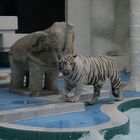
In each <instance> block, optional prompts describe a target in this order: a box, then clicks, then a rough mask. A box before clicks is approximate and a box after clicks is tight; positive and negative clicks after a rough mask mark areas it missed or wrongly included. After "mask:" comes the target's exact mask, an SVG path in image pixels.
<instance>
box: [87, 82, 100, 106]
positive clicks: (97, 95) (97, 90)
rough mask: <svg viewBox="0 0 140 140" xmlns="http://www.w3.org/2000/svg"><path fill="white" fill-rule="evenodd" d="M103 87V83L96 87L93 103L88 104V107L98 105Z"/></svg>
mask: <svg viewBox="0 0 140 140" xmlns="http://www.w3.org/2000/svg"><path fill="white" fill-rule="evenodd" d="M102 87H103V82H100V83H99V84H97V85H96V86H94V93H93V96H92V99H91V101H89V102H87V104H88V105H93V104H95V103H96V101H97V100H98V98H99V96H100V92H101V88H102Z"/></svg>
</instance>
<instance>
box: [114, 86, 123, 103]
mask: <svg viewBox="0 0 140 140" xmlns="http://www.w3.org/2000/svg"><path fill="white" fill-rule="evenodd" d="M112 95H113V96H114V97H116V98H117V99H116V101H122V100H123V93H122V88H121V86H120V87H119V88H115V87H113V86H112Z"/></svg>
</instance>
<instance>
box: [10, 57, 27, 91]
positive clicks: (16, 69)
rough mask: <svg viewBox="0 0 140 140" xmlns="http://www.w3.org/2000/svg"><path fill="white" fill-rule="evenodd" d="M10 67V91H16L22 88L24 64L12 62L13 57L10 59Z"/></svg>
mask: <svg viewBox="0 0 140 140" xmlns="http://www.w3.org/2000/svg"><path fill="white" fill-rule="evenodd" d="M10 65H11V81H10V91H16V90H19V89H21V88H23V84H24V76H25V70H24V69H23V68H24V66H23V65H24V64H21V63H17V62H14V60H13V57H10Z"/></svg>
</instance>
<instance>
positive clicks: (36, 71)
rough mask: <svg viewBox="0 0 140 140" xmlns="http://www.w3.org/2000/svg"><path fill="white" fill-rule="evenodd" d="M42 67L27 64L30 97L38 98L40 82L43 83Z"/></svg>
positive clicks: (40, 87)
mask: <svg viewBox="0 0 140 140" xmlns="http://www.w3.org/2000/svg"><path fill="white" fill-rule="evenodd" d="M43 74H44V67H41V66H40V65H38V64H36V63H34V62H29V89H30V91H31V96H40V95H41V93H42V82H43Z"/></svg>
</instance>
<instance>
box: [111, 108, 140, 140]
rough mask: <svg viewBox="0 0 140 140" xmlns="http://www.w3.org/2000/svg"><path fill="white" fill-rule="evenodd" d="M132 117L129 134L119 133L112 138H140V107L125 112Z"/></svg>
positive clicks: (114, 139)
mask: <svg viewBox="0 0 140 140" xmlns="http://www.w3.org/2000/svg"><path fill="white" fill-rule="evenodd" d="M125 114H126V115H127V116H128V117H129V119H130V133H129V135H117V136H115V137H114V138H113V139H112V140H118V139H119V140H140V118H139V116H140V108H133V109H130V110H128V111H126V112H125Z"/></svg>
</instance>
